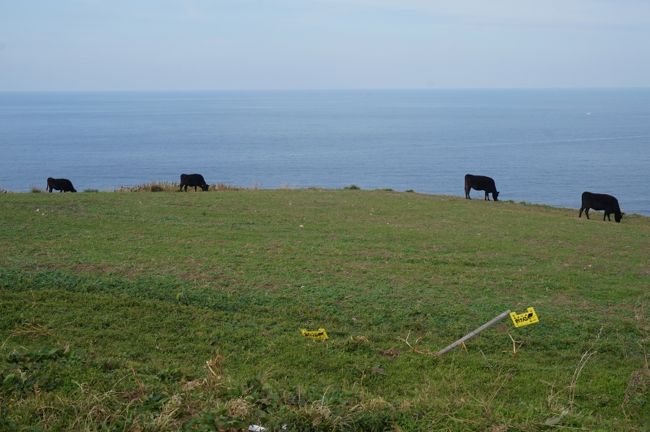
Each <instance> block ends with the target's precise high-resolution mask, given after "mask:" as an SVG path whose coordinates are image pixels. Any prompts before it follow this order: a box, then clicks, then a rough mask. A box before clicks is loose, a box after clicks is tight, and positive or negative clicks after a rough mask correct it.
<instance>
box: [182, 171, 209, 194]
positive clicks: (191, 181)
mask: <svg viewBox="0 0 650 432" xmlns="http://www.w3.org/2000/svg"><path fill="white" fill-rule="evenodd" d="M188 186H190V187H192V186H194V190H195V191H196V187H197V186H198V187H200V188H201V189H203V190H204V191H207V190H208V188H209V187H210V186H208V184H207V183H206V182H205V179H204V178H203V176H202V175H201V174H181V189H180V190H183V188H185V192H187V187H188Z"/></svg>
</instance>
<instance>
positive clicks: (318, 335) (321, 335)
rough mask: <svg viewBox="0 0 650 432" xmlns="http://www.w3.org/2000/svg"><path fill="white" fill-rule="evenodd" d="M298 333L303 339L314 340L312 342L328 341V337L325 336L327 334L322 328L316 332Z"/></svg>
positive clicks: (305, 331)
mask: <svg viewBox="0 0 650 432" xmlns="http://www.w3.org/2000/svg"><path fill="white" fill-rule="evenodd" d="M300 333H301V334H302V335H303V336H304V337H308V338H310V339H314V340H327V339H329V336H327V332H326V331H325V329H324V328H319V329H318V330H305V329H300Z"/></svg>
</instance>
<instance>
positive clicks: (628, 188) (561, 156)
mask: <svg viewBox="0 0 650 432" xmlns="http://www.w3.org/2000/svg"><path fill="white" fill-rule="evenodd" d="M0 150H1V152H2V158H1V159H0V188H2V189H6V190H11V191H28V190H30V189H31V187H33V186H36V187H39V188H41V189H45V182H46V178H47V177H65V178H69V179H70V180H72V182H73V183H74V185H75V187H76V188H77V190H80V191H83V190H84V189H99V190H114V189H116V188H118V187H120V186H131V185H136V184H141V183H147V182H152V181H164V182H178V181H179V176H180V174H181V173H201V174H203V175H204V177H205V179H206V180H207V182H208V183H227V184H232V185H237V186H245V187H246V186H252V185H256V186H258V187H261V188H278V187H287V186H288V187H312V186H314V187H324V188H342V187H344V186H347V185H351V184H355V185H358V186H359V187H361V188H362V189H376V188H391V189H394V190H397V191H404V190H408V189H413V190H415V191H416V192H422V193H431V194H449V195H456V196H464V192H463V177H464V175H465V174H467V173H471V174H480V175H487V176H490V177H493V178H494V179H495V181H496V185H497V189H498V190H499V192H500V195H499V199H501V200H514V201H527V202H533V203H543V204H550V205H556V206H561V207H571V208H576V209H577V208H579V207H580V194H581V193H582V192H583V191H591V192H600V193H609V194H612V195H615V196H616V197H618V199H619V202H620V203H621V207H622V209H623V211H624V212H628V213H641V214H644V215H650V188H649V187H648V176H649V175H650V89H625V90H619V89H616V90H615V89H611V90H422V91H418V90H409V91H401V90H400V91H397V90H396V91H313V92H307V91H301V92H288V91H287V92H190V93H181V92H174V93H148V92H147V93H15V92H13V93H0ZM472 195H473V197H474V198H476V199H482V193H481V192H476V191H474V192H472Z"/></svg>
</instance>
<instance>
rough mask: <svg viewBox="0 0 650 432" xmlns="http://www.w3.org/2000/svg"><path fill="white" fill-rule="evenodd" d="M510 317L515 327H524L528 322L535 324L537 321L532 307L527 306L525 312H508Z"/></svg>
mask: <svg viewBox="0 0 650 432" xmlns="http://www.w3.org/2000/svg"><path fill="white" fill-rule="evenodd" d="M510 318H511V319H512V323H513V324H514V325H515V327H524V326H527V325H529V324H536V323H538V322H539V318H538V317H537V313H535V309H533V308H532V307H529V308H528V309H526V312H524V313H520V314H518V313H517V312H510Z"/></svg>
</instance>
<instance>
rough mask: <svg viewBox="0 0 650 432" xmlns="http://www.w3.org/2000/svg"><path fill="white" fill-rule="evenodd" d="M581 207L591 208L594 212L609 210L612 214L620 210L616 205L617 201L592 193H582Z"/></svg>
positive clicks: (605, 195)
mask: <svg viewBox="0 0 650 432" xmlns="http://www.w3.org/2000/svg"><path fill="white" fill-rule="evenodd" d="M582 207H583V208H592V209H594V210H609V211H612V212H619V213H620V211H621V208H620V206H619V204H618V199H616V197H614V196H612V195H608V194H598V193H593V192H583V193H582Z"/></svg>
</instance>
